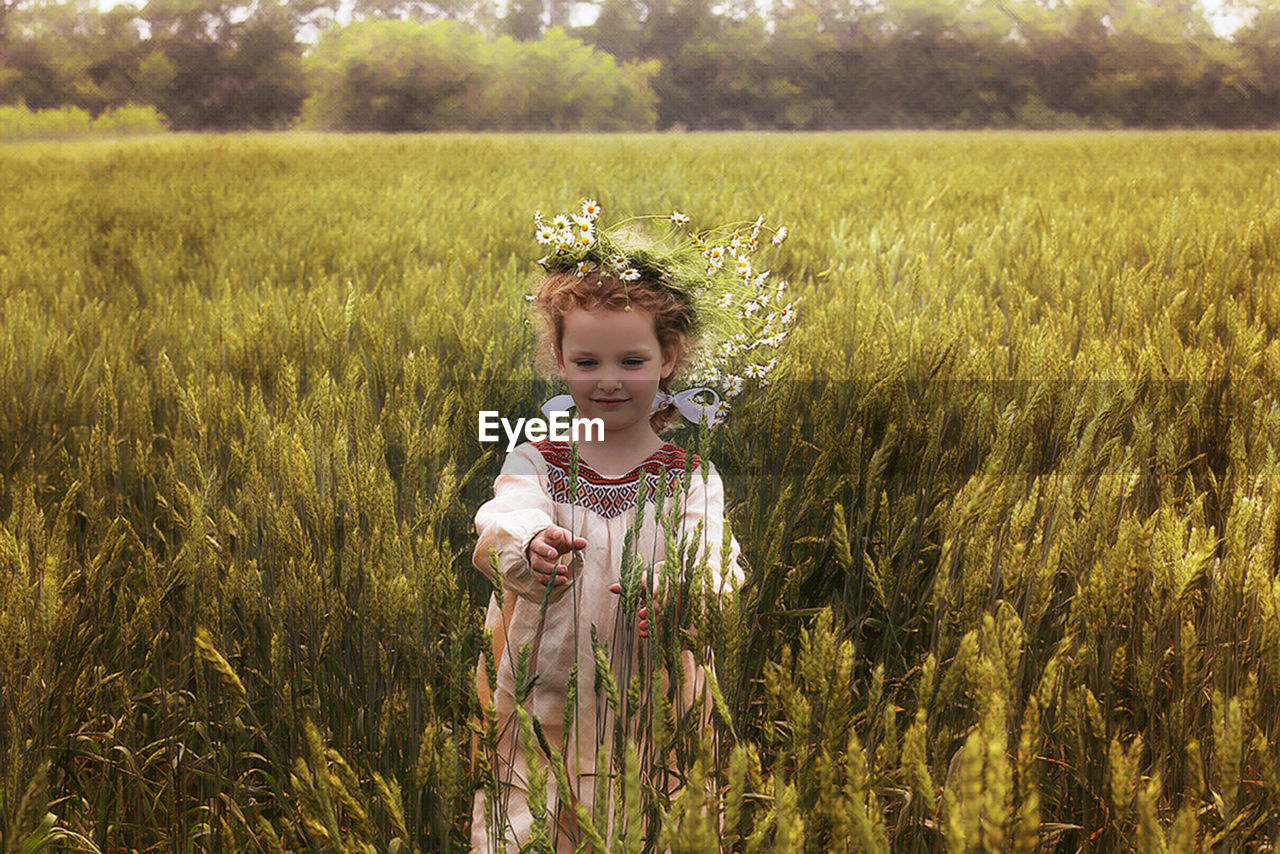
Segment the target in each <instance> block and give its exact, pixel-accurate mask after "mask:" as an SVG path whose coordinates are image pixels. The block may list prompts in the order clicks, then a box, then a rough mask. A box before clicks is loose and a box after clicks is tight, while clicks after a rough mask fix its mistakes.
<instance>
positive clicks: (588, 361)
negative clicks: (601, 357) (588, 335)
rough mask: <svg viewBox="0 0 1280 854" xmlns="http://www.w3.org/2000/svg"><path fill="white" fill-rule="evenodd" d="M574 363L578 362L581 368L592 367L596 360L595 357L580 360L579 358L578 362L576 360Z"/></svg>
mask: <svg viewBox="0 0 1280 854" xmlns="http://www.w3.org/2000/svg"><path fill="white" fill-rule="evenodd" d="M574 364H576V365H577V366H578V367H579V368H590V367H592V366H593V365H595V360H594V359H579V360H578V361H577V362H575V363H574Z"/></svg>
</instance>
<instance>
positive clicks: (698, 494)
mask: <svg viewBox="0 0 1280 854" xmlns="http://www.w3.org/2000/svg"><path fill="white" fill-rule="evenodd" d="M687 463H688V464H690V465H692V466H693V473H692V477H691V479H690V482H689V489H688V492H687V494H686V495H684V496H681V495H679V494H678V493H679V492H680V491H681V490H682V489H683V486H684V481H685V477H686V474H685V467H686V464H687ZM703 465H706V466H707V470H706V472H705V475H706V476H705V478H704V472H703V471H702V470H701V466H703ZM642 478H643V479H645V480H646V481H647V487H646V489H647V493H648V495H649V496H650V498H649V499H648V500H647V501H646V505H645V508H644V512H643V516H642V525H641V528H640V529H639V532H638V537H637V538H636V540H635V543H634V546H633V548H634V549H635V553H636V554H638V555H639V556H641V559H642V560H643V561H644V563H645V566H646V568H647V567H649V566H654V567H656V568H657V571H658V573H660V572H661V570H662V568H663V563H662V559H663V557H664V555H665V539H664V533H663V530H662V527H661V526H660V525H659V524H656V523H655V520H654V516H655V513H654V504H653V503H652V502H653V501H654V500H655V499H654V498H653V495H654V492H655V491H656V490H658V489H661V490H662V491H663V493H664V496H665V508H666V509H665V510H664V512H663V514H662V516H661V518H662V519H663V520H666V519H669V518H670V519H671V521H670V523H669V524H674V525H675V526H676V528H675V536H676V537H677V539H679V538H680V537H681V536H682V535H683V537H684V538H685V539H686V541H687V545H691V544H692V538H693V535H694V532H695V530H696V529H697V528H698V526H699V524H701V525H702V535H701V538H700V540H699V542H698V543H697V544H696V555H697V558H698V559H699V560H700V559H701V558H702V556H704V555H705V557H706V560H707V564H708V568H709V573H710V583H711V584H712V586H713V587H714V589H715V590H716V591H718V592H721V593H727V592H729V591H730V590H732V589H736V587H737V586H738V585H739V584H741V582H742V571H741V568H740V567H739V566H738V557H739V553H740V552H739V548H738V543H737V541H736V540H733V539H732V538H731V539H730V550H729V556H730V560H729V564H728V567H727V568H722V567H721V566H720V560H721V542H722V541H721V537H722V534H723V531H724V487H723V484H722V482H721V480H720V477H719V475H718V474H716V472H715V469H714V467H713V466H711V465H710V464H709V463H706V462H705V461H702V460H699V459H698V458H697V455H688V456H686V452H685V451H684V450H682V449H681V448H679V447H677V446H676V445H674V444H672V443H670V442H668V443H666V444H664V445H663V446H662V448H660V449H659V450H657V451H656V452H654V453H653V454H652V455H650V456H649V458H648V459H646V460H644V461H643V462H642V463H641V464H640V465H638V466H637V467H636V468H634V469H633V470H631V471H630V472H628V473H627V474H625V475H623V476H621V477H607V476H605V475H602V474H600V473H598V472H596V471H595V470H593V469H592V468H591V466H590V465H588V464H587V463H586V462H584V461H582V460H581V459H579V461H578V474H577V483H576V486H577V495H576V496H571V494H570V489H571V485H572V475H571V457H570V448H569V447H568V445H567V444H565V443H561V442H552V441H550V440H545V441H542V442H536V443H525V444H523V445H520V446H519V447H517V448H516V449H515V450H514V451H512V452H511V454H510V455H508V457H507V459H506V461H505V462H504V464H503V466H502V472H501V473H500V474H499V475H498V478H497V480H496V481H495V482H494V497H493V499H492V500H490V501H488V502H487V503H485V504H484V505H483V506H482V507H481V508H480V509H479V511H478V512H477V513H476V519H475V524H476V533H477V534H478V535H479V542H478V543H477V545H476V549H475V554H474V562H475V565H476V567H477V568H479V569H480V570H481V571H482V572H484V573H485V574H486V575H490V576H491V578H492V572H491V567H490V553H491V550H492V552H494V553H496V555H497V564H498V571H499V577H497V578H492V581H493V582H494V583H495V584H501V585H502V586H503V588H504V590H505V603H504V604H505V610H506V613H503V610H502V609H499V607H498V604H497V600H496V598H491V599H490V600H489V608H488V612H487V614H486V618H485V626H486V628H488V629H489V630H490V631H491V632H492V633H493V636H494V652H495V654H496V657H497V684H496V685H494V686H492V703H493V705H494V708H495V711H496V713H497V716H498V728H499V744H498V751H497V752H498V765H497V767H496V768H495V773H496V777H497V779H498V780H499V800H500V803H499V804H497V805H495V806H496V809H488V808H487V807H488V805H487V803H486V801H487V799H486V796H485V791H484V790H483V789H482V790H480V791H479V792H477V793H476V797H475V802H474V810H473V816H472V824H471V840H472V848H473V850H475V851H483V852H491V851H496V850H498V840H499V839H500V838H501V839H505V841H506V845H507V850H509V851H516V850H519V848H520V847H521V846H522V845H524V844H525V843H527V842H528V841H529V840H530V838H531V830H532V826H533V822H534V818H533V815H532V811H531V810H530V807H529V804H528V798H527V795H528V770H529V769H528V768H527V766H526V764H525V756H524V748H523V746H522V745H521V744H520V740H519V733H518V728H519V725H518V723H517V722H516V718H515V716H514V715H513V712H514V708H515V698H514V687H515V663H516V661H517V660H518V658H519V651H520V649H521V647H523V646H524V645H526V644H527V645H529V646H530V647H531V648H533V649H535V650H536V660H535V661H534V663H533V668H532V672H533V673H534V674H535V675H536V682H535V683H534V687H533V689H532V692H531V693H530V694H529V696H528V698H527V699H526V700H525V703H524V705H525V708H526V709H527V710H528V711H529V713H530V714H531V715H532V716H533V717H536V718H537V719H538V721H539V723H540V724H541V727H542V730H543V733H544V734H545V736H546V739H547V741H548V742H549V743H550V744H551V745H553V746H555V747H556V748H558V749H559V750H561V752H562V753H563V755H564V757H565V760H566V768H567V775H568V780H569V785H570V787H571V788H572V789H573V790H574V792H573V797H572V798H570V799H560V801H563V802H561V803H558V801H557V791H556V788H557V787H556V782H555V778H554V776H553V775H552V773H551V769H550V768H549V767H546V768H545V770H546V777H547V810H548V825H549V826H550V833H551V835H552V839H553V840H554V844H555V846H556V850H557V851H572V850H574V847H575V845H574V843H575V841H576V840H577V839H578V838H579V834H578V833H576V832H575V831H574V829H573V825H574V823H575V818H574V814H573V808H572V806H571V805H570V803H569V802H570V801H572V800H575V799H576V800H578V801H580V802H582V804H583V805H584V806H585V807H586V808H587V810H588V812H589V814H594V810H595V804H594V800H595V790H596V785H595V782H596V777H595V774H596V767H595V766H596V761H597V746H598V745H600V744H604V745H606V747H609V746H610V745H611V743H612V732H613V722H612V716H611V714H610V713H609V710H608V707H607V704H606V703H605V701H604V700H603V699H600V698H598V696H597V692H596V685H595V670H594V659H593V655H592V648H591V628H592V626H593V625H594V626H595V629H596V635H597V638H598V639H599V641H600V642H601V643H603V644H605V645H606V646H612V645H613V644H614V643H615V641H617V640H618V639H619V638H620V636H621V634H622V628H623V627H622V626H621V625H619V623H620V620H621V617H620V607H619V596H618V595H617V594H615V593H612V592H610V590H609V587H610V585H613V584H616V583H618V582H619V578H620V568H621V566H622V558H623V544H624V541H625V539H626V536H627V531H628V528H629V527H631V525H632V524H633V522H634V520H635V516H636V512H637V495H638V492H639V489H640V484H641V479H642ZM681 498H683V502H682V504H683V506H682V513H681V514H680V516H679V517H676V518H671V513H670V508H671V505H672V503H673V501H679V500H680V499H681ZM548 525H558V526H560V527H563V528H566V529H568V530H570V531H572V532H573V534H574V536H577V537H583V538H585V539H586V541H587V546H586V548H585V549H583V550H582V564H581V566H580V567H579V568H578V570H577V575H576V578H575V580H574V581H573V582H571V583H570V584H567V585H563V586H560V587H558V588H556V589H555V590H554V591H553V593H552V594H551V599H550V602H549V604H548V606H547V611H546V615H545V619H541V620H540V619H539V611H540V609H541V606H542V602H543V598H544V594H545V591H546V587H545V585H544V584H543V583H542V582H540V581H538V580H537V578H535V577H534V575H533V571H532V570H531V569H530V567H529V562H528V559H527V557H526V555H525V550H526V548H527V547H528V545H529V542H530V541H531V540H532V539H533V537H534V536H535V535H536V534H537V533H538V532H539V531H541V530H542V529H543V528H546V527H547V526H548ZM568 557H569V556H568V555H565V556H564V558H563V559H565V560H567V559H568ZM694 565H696V561H695V562H694ZM575 609H576V611H575ZM575 613H576V614H577V619H576V622H575ZM615 629H616V631H615ZM539 634H540V638H539V637H538V636H539ZM643 643H645V642H644V641H640V640H639V639H638V636H637V639H636V642H635V643H632V644H630V646H632V647H633V648H638V647H640V646H641V645H642V644H643ZM623 658H625V655H624V654H622V653H621V652H615V651H614V650H613V649H611V650H610V659H611V661H613V662H614V663H615V664H614V667H615V679H617V678H618V667H619V665H618V662H619V660H620V659H623ZM684 658H685V667H684V672H685V684H684V686H683V696H685V697H699V696H701V695H702V693H703V691H704V690H705V678H704V677H703V675H702V674H701V673H700V672H699V671H698V669H697V667H696V666H695V665H694V663H693V657H692V654H691V653H690V652H688V651H686V652H685V653H684ZM575 661H576V662H577V664H578V688H577V706H576V714H575V716H574V721H573V724H572V725H571V727H570V730H569V732H567V733H566V732H562V730H563V729H564V725H563V721H564V717H565V705H566V702H567V694H568V684H569V674H570V671H571V669H572V667H573V665H574V662H575ZM633 661H634V659H633ZM632 672H636V671H634V670H633V671H632ZM477 681H478V683H479V685H480V689H481V698H482V699H483V700H485V701H488V700H489V699H490V698H489V697H488V696H487V694H488V689H489V686H487V685H485V678H484V665H483V662H481V663H480V665H479V666H478V667H477ZM620 690H621V691H623V692H625V686H624V685H620ZM704 720H705V716H704ZM642 749H643V747H642ZM541 761H542V762H543V765H544V766H546V764H547V763H546V761H545V759H543V760H541ZM608 770H609V769H608V768H602V769H601V774H604V773H607V772H608ZM601 785H602V787H603V786H604V785H605V783H604V781H602V783H601ZM487 813H488V814H489V821H490V822H491V821H493V819H494V818H495V817H496V819H497V821H498V822H499V826H492V827H490V826H488V825H487V821H486V814H487ZM495 813H496V816H495V815H494V814H495ZM557 827H558V828H559V832H557Z"/></svg>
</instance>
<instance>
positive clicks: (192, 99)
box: [142, 0, 306, 129]
mask: <svg viewBox="0 0 1280 854" xmlns="http://www.w3.org/2000/svg"><path fill="white" fill-rule="evenodd" d="M142 15H143V18H144V19H145V20H146V22H147V24H148V27H149V29H150V31H151V43H152V45H153V46H154V47H155V48H156V49H158V50H160V51H162V52H163V54H164V56H165V58H166V59H167V60H168V62H169V64H170V66H171V67H172V69H173V77H172V83H171V84H170V85H169V87H168V88H166V89H165V90H164V92H162V93H161V95H160V97H159V99H158V103H157V106H158V107H159V108H160V109H161V110H162V111H163V112H164V113H165V115H166V116H167V117H168V118H169V121H170V122H171V123H172V125H173V126H174V127H175V128H182V129H205V128H248V127H256V128H279V127H285V126H287V125H288V124H290V123H291V122H292V121H293V120H294V119H295V118H296V117H297V115H298V113H299V112H300V110H301V108H302V102H303V100H304V98H305V96H306V89H305V81H304V76H303V71H302V61H301V57H302V45H301V44H299V43H298V41H297V37H296V34H297V27H298V18H297V17H296V15H295V13H294V11H293V10H291V9H290V7H288V6H285V5H284V4H283V3H281V2H280V0H261V2H256V0H150V2H148V3H147V5H146V7H145V8H144V9H143V12H142Z"/></svg>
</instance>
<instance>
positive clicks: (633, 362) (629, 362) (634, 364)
mask: <svg viewBox="0 0 1280 854" xmlns="http://www.w3.org/2000/svg"><path fill="white" fill-rule="evenodd" d="M622 364H624V365H626V366H627V367H628V368H638V367H640V366H641V365H643V364H644V359H624V360H623V361H622Z"/></svg>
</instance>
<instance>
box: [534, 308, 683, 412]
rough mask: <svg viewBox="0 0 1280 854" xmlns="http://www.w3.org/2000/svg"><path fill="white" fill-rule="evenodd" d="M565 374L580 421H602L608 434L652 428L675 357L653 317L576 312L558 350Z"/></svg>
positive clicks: (637, 310) (605, 311) (567, 319)
mask: <svg viewBox="0 0 1280 854" xmlns="http://www.w3.org/2000/svg"><path fill="white" fill-rule="evenodd" d="M556 364H557V365H558V366H559V369H560V376H561V377H563V378H564V379H565V381H567V382H568V383H569V393H570V394H571V395H573V402H574V403H575V404H577V407H578V415H577V417H579V418H600V419H602V420H603V421H604V429H605V434H606V435H608V434H610V433H615V435H617V431H621V432H629V431H633V430H634V431H636V433H637V437H639V436H640V435H642V434H643V432H644V431H645V430H649V431H650V432H652V431H651V429H650V427H649V407H650V406H652V405H653V398H654V396H655V395H656V394H657V392H658V382H659V380H661V379H663V378H665V377H668V376H670V375H671V371H672V369H673V368H674V367H675V354H674V353H671V354H664V353H663V352H662V346H661V345H660V344H659V343H658V335H657V333H656V332H655V331H654V324H653V315H652V314H650V313H649V312H647V311H645V310H643V309H640V308H637V307H634V306H633V307H632V308H631V310H630V311H611V310H608V309H600V310H597V311H587V310H585V309H582V308H575V309H574V310H573V311H570V312H569V313H568V314H566V315H565V316H564V334H563V335H562V336H561V338H560V347H559V349H558V350H557V351H556Z"/></svg>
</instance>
